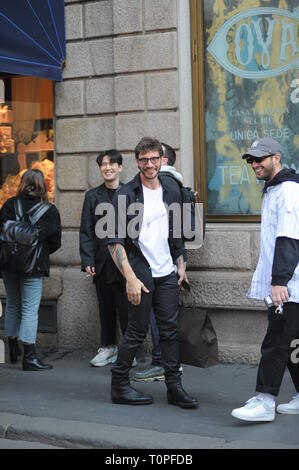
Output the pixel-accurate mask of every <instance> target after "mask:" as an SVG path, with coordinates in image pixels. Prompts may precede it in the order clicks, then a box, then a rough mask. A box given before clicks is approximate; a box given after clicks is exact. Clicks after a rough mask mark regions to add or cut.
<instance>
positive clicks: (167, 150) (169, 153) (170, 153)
mask: <svg viewBox="0 0 299 470" xmlns="http://www.w3.org/2000/svg"><path fill="white" fill-rule="evenodd" d="M161 145H162V149H163V156H164V157H166V158H167V159H168V165H170V166H173V165H174V164H175V161H176V153H175V150H174V149H173V148H172V147H171V146H170V145H168V144H164V142H161Z"/></svg>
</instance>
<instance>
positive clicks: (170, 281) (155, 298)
mask: <svg viewBox="0 0 299 470" xmlns="http://www.w3.org/2000/svg"><path fill="white" fill-rule="evenodd" d="M162 155H163V150H162V146H161V144H160V142H159V141H157V140H156V139H152V138H148V137H145V138H143V139H142V140H141V141H140V142H139V144H138V145H137V146H136V148H135V157H136V163H137V166H138V168H139V170H140V173H139V174H137V175H136V176H135V178H134V179H133V180H132V181H130V182H129V183H127V184H126V185H124V186H123V187H122V188H121V189H120V191H119V192H118V193H117V195H116V196H117V197H115V198H114V200H113V203H114V206H115V211H116V214H115V215H116V221H117V222H119V219H120V218H122V222H123V223H122V227H120V225H118V226H117V229H116V234H115V235H116V236H115V237H114V238H110V239H109V240H108V247H109V250H110V253H111V255H112V258H113V260H114V262H115V264H116V265H117V267H118V269H119V270H120V271H121V273H122V274H123V276H124V278H125V279H126V290H127V296H128V300H129V320H128V327H127V329H126V332H125V335H124V337H123V339H122V341H121V344H120V346H119V350H118V356H117V360H116V362H115V363H114V365H113V366H112V369H111V372H112V387H111V399H112V401H113V402H114V403H120V404H129V405H143V404H150V403H152V402H153V398H152V397H151V396H149V395H144V394H142V393H140V392H138V391H137V390H135V389H134V388H133V387H132V386H131V384H130V379H129V371H130V368H131V365H132V362H133V359H134V357H135V354H136V351H137V349H138V347H139V346H140V345H141V344H142V343H143V341H144V339H145V337H146V334H147V330H148V325H149V319H150V312H151V308H152V306H153V307H154V311H155V315H156V321H157V325H158V329H159V336H160V345H161V351H162V360H163V366H164V370H165V384H166V387H167V400H168V403H170V404H173V405H177V406H180V407H182V408H195V407H197V405H198V402H197V400H196V399H195V398H192V397H191V396H190V395H188V394H187V393H186V391H185V390H184V389H183V387H182V383H181V374H180V371H179V367H180V358H179V342H178V306H179V287H180V286H181V283H182V282H183V281H187V275H186V270H185V263H184V256H185V247H184V243H183V240H182V235H181V233H179V234H178V233H177V232H178V230H177V228H178V227H175V222H176V214H175V212H174V211H171V210H170V211H167V209H166V206H168V207H170V206H171V205H172V204H177V206H178V208H180V207H181V204H182V200H181V192H180V191H179V188H176V187H175V186H174V185H173V184H169V183H167V182H162V181H161V180H160V179H159V176H158V174H159V170H160V167H161V157H162ZM122 198H125V204H126V206H125V207H123V206H122V203H121V200H122ZM136 204H139V205H140V208H141V214H142V217H141V219H140V221H139V224H137V225H138V227H137V228H136V230H135V231H134V230H132V225H133V221H134V220H133V219H134V216H135V211H134V210H132V205H136ZM178 212H179V214H180V213H181V211H180V209H179V211H178ZM178 212H177V215H178ZM124 227H125V232H124V233H122V234H121V233H120V232H121V231H122V232H123V230H121V228H124ZM176 271H177V272H176Z"/></svg>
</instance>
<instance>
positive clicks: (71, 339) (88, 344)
mask: <svg viewBox="0 0 299 470" xmlns="http://www.w3.org/2000/svg"><path fill="white" fill-rule="evenodd" d="M57 314H58V335H59V347H61V348H74V347H75V348H85V349H91V348H94V349H95V348H96V347H99V341H100V325H99V312H98V301H97V296H96V289H95V286H94V285H93V283H92V279H91V278H90V277H87V276H86V274H84V273H81V272H80V268H79V267H78V268H67V269H65V271H64V276H63V295H62V296H61V297H60V298H59V300H58V304H57Z"/></svg>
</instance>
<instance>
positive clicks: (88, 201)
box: [80, 150, 128, 367]
mask: <svg viewBox="0 0 299 470" xmlns="http://www.w3.org/2000/svg"><path fill="white" fill-rule="evenodd" d="M97 163H98V165H99V167H100V173H101V175H102V177H103V178H104V183H103V184H102V185H100V186H98V187H97V188H94V189H91V190H90V191H87V193H86V195H85V200H84V204H83V209H82V215H81V226H80V257H81V269H82V271H83V272H86V273H87V275H88V276H92V277H93V280H94V283H95V285H96V290H97V296H98V301H99V311H100V323H101V344H100V348H99V350H98V353H97V355H96V356H95V357H94V358H93V359H92V360H91V361H90V363H91V365H93V366H95V367H101V366H105V365H106V364H109V363H112V362H114V361H115V360H116V357H117V346H116V319H117V312H118V314H119V322H120V327H121V331H122V333H123V334H124V332H125V330H126V327H127V322H128V299H127V295H126V290H125V282H124V279H123V277H122V276H121V274H120V273H119V271H118V269H117V268H116V266H115V264H114V262H113V261H112V259H111V256H110V254H109V252H108V249H107V246H106V243H105V238H100V237H98V236H97V234H96V225H97V223H98V222H99V221H100V219H102V218H103V217H105V215H106V212H105V211H103V210H99V208H100V206H99V204H103V206H102V208H104V207H105V204H110V203H111V201H112V198H113V196H114V194H115V192H116V191H118V188H119V187H120V181H119V176H120V173H121V171H122V156H121V154H120V152H119V151H117V150H107V151H103V152H101V153H100V154H99V156H98V157H97ZM97 207H98V210H97V211H96V208H97ZM96 212H97V215H96Z"/></svg>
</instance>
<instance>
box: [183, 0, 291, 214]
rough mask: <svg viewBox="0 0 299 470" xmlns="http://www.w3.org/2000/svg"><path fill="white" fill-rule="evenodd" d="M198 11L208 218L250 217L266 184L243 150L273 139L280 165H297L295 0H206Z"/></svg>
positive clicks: (257, 208)
mask: <svg viewBox="0 0 299 470" xmlns="http://www.w3.org/2000/svg"><path fill="white" fill-rule="evenodd" d="M194 3H195V2H193V3H192V4H194ZM197 6H198V3H197ZM197 11H198V14H199V15H200V16H199V19H198V24H199V25H201V24H202V29H200V31H202V43H203V52H202V57H203V73H202V74H201V76H203V77H204V78H203V79H202V81H201V82H200V84H202V89H201V90H200V93H199V95H200V97H201V96H202V97H203V98H202V101H201V105H202V106H203V107H204V113H202V114H201V115H200V114H199V121H200V123H201V124H200V125H201V127H200V132H198V134H200V139H201V141H203V140H204V146H203V147H201V149H202V152H200V159H203V160H204V162H203V163H201V165H202V166H201V167H200V168H201V170H202V171H201V173H200V178H201V180H200V181H201V185H202V186H204V188H205V191H204V202H205V207H206V212H207V214H208V220H210V221H219V220H240V221H242V220H253V221H254V220H257V217H258V215H259V214H260V208H261V188H262V185H263V184H262V183H261V182H259V181H258V180H256V178H255V176H254V173H253V172H252V171H251V170H250V168H249V166H248V165H247V164H246V163H245V162H244V161H242V160H241V155H242V154H243V153H245V152H246V151H247V149H248V148H249V147H250V145H251V144H252V143H253V142H254V141H255V140H257V139H259V138H261V137H270V138H273V139H276V140H278V141H279V143H280V145H281V148H282V154H283V155H282V163H283V166H285V167H288V168H293V169H294V170H297V171H299V163H298V148H299V139H298V135H299V106H298V104H296V100H295V99H293V98H292V96H294V94H295V92H294V87H295V86H296V83H297V81H298V79H299V69H298V60H299V42H298V38H299V35H298V34H299V26H298V24H299V23H298V18H299V16H298V15H299V13H298V11H299V10H298V0H284V1H282V0H267V1H266V0H253V1H250V2H248V1H247V0H232V1H229V2H228V1H227V2H223V1H219V0H209V1H204V2H201V7H199V6H198V9H197ZM244 216H248V218H247V219H246V218H245V217H244Z"/></svg>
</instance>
